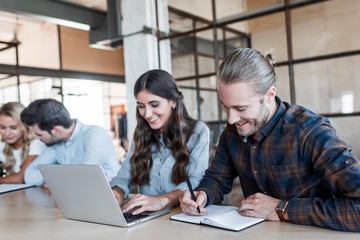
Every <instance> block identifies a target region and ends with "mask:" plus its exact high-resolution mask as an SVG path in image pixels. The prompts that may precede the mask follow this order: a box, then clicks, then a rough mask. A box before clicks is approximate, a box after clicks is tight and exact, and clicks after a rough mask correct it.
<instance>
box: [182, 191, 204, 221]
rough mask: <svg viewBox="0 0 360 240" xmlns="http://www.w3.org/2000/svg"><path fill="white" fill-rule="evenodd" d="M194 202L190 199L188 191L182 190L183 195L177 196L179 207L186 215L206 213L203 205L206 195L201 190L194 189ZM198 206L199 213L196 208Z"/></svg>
mask: <svg viewBox="0 0 360 240" xmlns="http://www.w3.org/2000/svg"><path fill="white" fill-rule="evenodd" d="M194 195H195V197H196V202H195V201H194V200H193V199H192V197H191V193H190V191H184V193H183V195H182V196H181V197H180V198H179V201H180V207H181V209H182V211H183V212H184V213H186V214H188V215H195V216H199V215H207V210H206V209H205V205H206V203H207V195H206V193H205V192H203V191H194ZM198 207H199V208H200V213H199V212H198V210H197V208H198Z"/></svg>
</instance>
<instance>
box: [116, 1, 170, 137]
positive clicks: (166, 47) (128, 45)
mask: <svg viewBox="0 0 360 240" xmlns="http://www.w3.org/2000/svg"><path fill="white" fill-rule="evenodd" d="M167 7H168V6H167V0H158V10H159V11H158V12H159V29H160V31H162V32H168V31H169V21H168V9H167ZM122 12H123V21H122V29H123V33H122V35H125V38H124V62H125V82H126V87H127V102H128V108H127V122H128V139H129V141H132V135H133V131H134V129H135V126H136V117H135V110H136V99H135V97H134V85H135V82H136V80H137V79H138V77H139V76H140V75H141V74H143V73H144V72H146V71H148V70H151V69H159V68H161V69H164V70H167V71H169V72H171V53H170V42H169V41H162V42H161V45H160V54H161V55H160V59H161V64H160V65H161V66H159V51H158V41H157V37H156V35H155V34H156V29H157V26H156V7H155V0H123V1H122ZM144 27H147V28H150V29H152V31H151V32H150V33H143V32H141V31H142V30H143V29H144Z"/></svg>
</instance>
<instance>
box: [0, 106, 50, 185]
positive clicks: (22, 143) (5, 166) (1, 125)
mask: <svg viewBox="0 0 360 240" xmlns="http://www.w3.org/2000/svg"><path fill="white" fill-rule="evenodd" d="M24 108H25V107H24V106H23V105H22V104H21V103H18V102H9V103H6V104H4V105H3V106H2V107H1V108H0V134H1V141H0V161H1V162H2V164H1V167H2V170H3V172H6V176H3V177H0V183H24V173H25V169H26V167H27V166H28V165H29V164H30V163H31V162H32V161H33V160H34V159H35V158H36V157H37V156H38V155H39V154H40V153H41V152H42V150H43V149H44V148H45V144H44V143H42V142H41V141H40V140H37V139H34V138H33V133H32V132H31V130H30V128H29V127H28V126H26V125H24V124H23V123H22V122H21V120H20V113H21V112H22V110H23V109H24ZM4 170H5V171H4Z"/></svg>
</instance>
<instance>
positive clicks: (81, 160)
mask: <svg viewBox="0 0 360 240" xmlns="http://www.w3.org/2000/svg"><path fill="white" fill-rule="evenodd" d="M75 123H76V125H75V128H74V132H73V133H72V135H71V137H70V138H69V140H67V141H66V142H60V143H57V144H55V145H53V146H51V147H46V148H45V150H44V151H43V152H42V153H41V154H40V155H39V156H38V157H37V158H36V159H35V160H34V161H33V162H32V163H31V164H30V165H29V166H28V167H27V168H26V170H25V183H27V184H34V185H41V184H42V183H43V182H44V180H43V178H42V175H41V173H40V171H39V169H38V167H37V165H38V164H97V165H101V166H102V168H103V169H104V173H105V176H106V178H107V179H108V181H110V180H111V179H112V178H113V177H114V176H116V174H117V172H118V171H119V168H120V164H119V161H118V159H117V156H116V152H115V148H114V145H113V143H112V141H111V138H110V136H109V135H108V134H107V133H106V132H105V130H104V129H102V128H101V127H99V126H94V125H91V126H90V125H85V124H82V123H81V122H80V121H79V120H76V119H75Z"/></svg>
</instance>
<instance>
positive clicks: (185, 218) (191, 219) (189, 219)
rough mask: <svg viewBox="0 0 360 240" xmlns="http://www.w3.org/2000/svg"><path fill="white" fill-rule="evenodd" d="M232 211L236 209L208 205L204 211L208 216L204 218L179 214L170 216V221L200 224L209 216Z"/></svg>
mask: <svg viewBox="0 0 360 240" xmlns="http://www.w3.org/2000/svg"><path fill="white" fill-rule="evenodd" d="M234 209H237V207H234V206H217V205H210V206H207V207H206V210H207V211H208V214H207V215H206V216H190V215H187V214H185V213H180V214H177V215H174V216H171V219H173V220H179V221H184V222H190V223H197V224H200V223H201V222H203V221H204V219H205V218H209V217H211V216H215V215H217V214H221V213H223V212H228V211H231V210H234Z"/></svg>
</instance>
